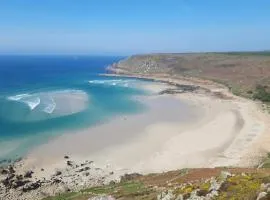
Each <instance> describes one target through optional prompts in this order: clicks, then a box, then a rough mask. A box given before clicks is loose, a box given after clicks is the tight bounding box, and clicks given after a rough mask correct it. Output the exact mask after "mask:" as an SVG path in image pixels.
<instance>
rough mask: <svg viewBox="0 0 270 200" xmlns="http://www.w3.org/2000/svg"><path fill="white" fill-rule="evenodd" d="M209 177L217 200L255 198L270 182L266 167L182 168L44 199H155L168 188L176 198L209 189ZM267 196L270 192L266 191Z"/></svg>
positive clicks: (205, 191)
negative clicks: (227, 174) (215, 185)
mask: <svg viewBox="0 0 270 200" xmlns="http://www.w3.org/2000/svg"><path fill="white" fill-rule="evenodd" d="M222 171H226V172H230V173H232V174H233V175H234V176H231V177H228V178H226V179H224V180H222V179H223V178H222V176H221V175H220V174H221V172H222ZM211 177H215V180H217V181H218V182H220V183H221V181H223V183H222V186H221V188H220V189H219V196H217V197H215V198H214V199H216V200H223V199H224V200H225V199H245V200H249V199H250V200H251V199H256V197H257V195H258V194H259V193H260V192H262V191H265V189H262V188H261V185H262V184H263V183H264V184H267V183H270V170H268V169H258V170H257V169H237V168H215V169H189V170H187V169H184V170H177V171H171V172H166V173H160V174H149V175H145V176H139V177H136V178H134V179H131V180H125V181H121V182H120V183H115V184H110V185H105V186H100V187H93V188H89V189H86V190H82V191H79V192H70V193H65V194H62V195H59V196H55V197H49V198H46V199H44V200H87V199H89V198H90V197H94V196H99V195H111V196H113V197H115V198H116V199H137V200H142V199H145V200H150V199H157V196H158V195H159V194H161V193H162V192H163V193H165V194H166V193H168V191H170V192H171V193H172V194H173V195H175V197H177V196H178V195H179V194H182V195H183V196H184V197H188V196H189V195H190V194H191V193H192V191H194V190H196V189H197V190H198V191H200V192H199V193H200V195H205V194H207V193H209V192H210V190H211V188H210V186H211V183H210V180H211ZM267 195H268V196H269V197H270V193H269V194H267Z"/></svg>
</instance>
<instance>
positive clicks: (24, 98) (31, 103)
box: [8, 94, 40, 110]
mask: <svg viewBox="0 0 270 200" xmlns="http://www.w3.org/2000/svg"><path fill="white" fill-rule="evenodd" d="M8 100H10V101H17V102H21V103H25V104H26V105H27V106H28V107H29V108H30V109H31V110H34V109H35V108H36V107H37V106H38V105H39V104H40V98H39V97H37V96H36V95H30V94H19V95H15V96H10V97H8Z"/></svg>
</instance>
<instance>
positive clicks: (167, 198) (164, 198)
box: [157, 190, 175, 200]
mask: <svg viewBox="0 0 270 200" xmlns="http://www.w3.org/2000/svg"><path fill="white" fill-rule="evenodd" d="M174 198H175V195H174V194H173V193H172V191H171V190H169V191H167V192H162V193H161V194H159V195H158V196H157V199H158V200H172V199H174Z"/></svg>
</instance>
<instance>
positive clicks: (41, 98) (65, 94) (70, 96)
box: [7, 89, 88, 114]
mask: <svg viewBox="0 0 270 200" xmlns="http://www.w3.org/2000/svg"><path fill="white" fill-rule="evenodd" d="M7 99H8V100H9V101H16V102H21V103H24V104H26V105H27V106H28V107H29V108H30V110H34V109H35V108H36V107H37V106H39V105H40V107H41V110H42V111H43V112H45V113H48V114H52V113H53V112H54V111H55V109H56V107H57V104H59V106H60V104H63V103H65V102H61V101H67V102H70V101H72V103H74V102H75V101H87V100H88V95H87V94H86V93H85V92H84V91H82V90H74V89H67V90H59V91H49V92H41V93H33V94H18V95H14V96H9V97H7ZM55 99H57V100H58V102H56V101H55ZM60 107H61V106H60Z"/></svg>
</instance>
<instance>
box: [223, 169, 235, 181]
mask: <svg viewBox="0 0 270 200" xmlns="http://www.w3.org/2000/svg"><path fill="white" fill-rule="evenodd" d="M231 176H232V174H231V173H230V172H227V171H222V172H221V173H220V179H221V180H222V181H225V180H226V179H227V178H228V177H231Z"/></svg>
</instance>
